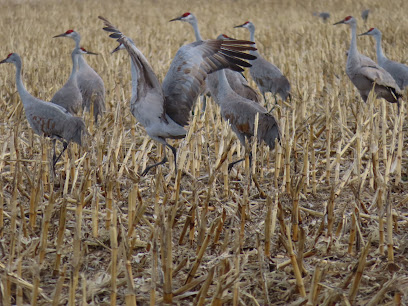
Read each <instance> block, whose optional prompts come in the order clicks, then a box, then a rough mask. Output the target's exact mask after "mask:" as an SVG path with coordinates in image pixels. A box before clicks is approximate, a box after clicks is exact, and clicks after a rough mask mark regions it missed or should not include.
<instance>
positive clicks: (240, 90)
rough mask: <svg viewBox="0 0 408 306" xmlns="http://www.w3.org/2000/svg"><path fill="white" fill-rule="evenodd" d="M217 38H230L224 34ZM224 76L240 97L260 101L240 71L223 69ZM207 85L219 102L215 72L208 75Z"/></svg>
mask: <svg viewBox="0 0 408 306" xmlns="http://www.w3.org/2000/svg"><path fill="white" fill-rule="evenodd" d="M217 39H219V40H224V39H232V38H231V37H228V36H227V35H225V34H220V35H219V36H218V37H217ZM225 76H226V77H227V80H228V84H229V85H230V87H231V88H232V90H233V91H235V92H236V93H237V94H238V95H240V96H241V97H244V98H246V99H249V100H252V101H255V102H257V103H260V102H261V99H260V96H259V95H258V93H257V92H256V90H255V89H253V88H252V87H251V86H249V84H248V81H247V80H246V78H245V77H244V75H243V74H242V73H241V72H238V71H233V70H231V69H225ZM206 83H207V87H208V89H209V90H210V92H211V96H212V97H213V99H214V100H215V102H216V103H217V104H219V102H218V101H217V92H218V85H219V83H218V76H217V74H216V73H212V74H210V75H208V77H207V79H206Z"/></svg>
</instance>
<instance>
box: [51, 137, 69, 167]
mask: <svg viewBox="0 0 408 306" xmlns="http://www.w3.org/2000/svg"><path fill="white" fill-rule="evenodd" d="M55 141H56V139H53V140H52V142H53V145H54V154H53V155H52V168H53V169H54V172H55V165H56V164H57V161H58V160H59V159H60V157H61V155H62V153H64V152H65V150H66V149H67V148H68V142H66V141H63V142H62V144H63V145H64V148H63V149H62V151H61V153H60V154H59V155H58V157H57V158H55V156H56V154H55Z"/></svg>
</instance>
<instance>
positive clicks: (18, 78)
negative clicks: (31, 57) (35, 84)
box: [14, 58, 31, 106]
mask: <svg viewBox="0 0 408 306" xmlns="http://www.w3.org/2000/svg"><path fill="white" fill-rule="evenodd" d="M14 65H15V66H16V85H17V91H18V94H19V95H20V98H21V101H22V102H23V105H24V106H26V103H27V99H26V98H28V97H31V95H30V93H29V92H28V91H27V89H26V88H25V86H24V84H23V81H22V77H21V66H22V64H21V59H20V58H17V60H16V62H15V63H14Z"/></svg>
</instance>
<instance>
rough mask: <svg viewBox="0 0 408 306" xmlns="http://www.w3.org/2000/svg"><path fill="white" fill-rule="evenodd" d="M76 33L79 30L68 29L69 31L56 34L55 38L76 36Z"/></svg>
mask: <svg viewBox="0 0 408 306" xmlns="http://www.w3.org/2000/svg"><path fill="white" fill-rule="evenodd" d="M76 33H77V32H75V31H74V30H68V31H66V32H64V33H62V34H58V35H55V36H54V37H53V38H56V37H74V36H75V34H76Z"/></svg>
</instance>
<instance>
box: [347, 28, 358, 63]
mask: <svg viewBox="0 0 408 306" xmlns="http://www.w3.org/2000/svg"><path fill="white" fill-rule="evenodd" d="M350 27H351V43H350V49H349V54H348V58H355V57H357V56H358V50H357V24H356V23H352V24H350Z"/></svg>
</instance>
